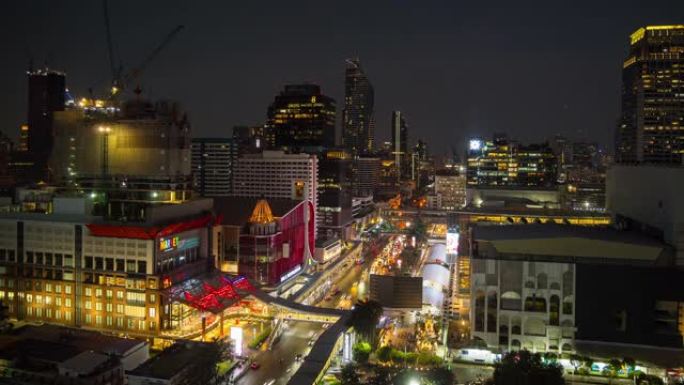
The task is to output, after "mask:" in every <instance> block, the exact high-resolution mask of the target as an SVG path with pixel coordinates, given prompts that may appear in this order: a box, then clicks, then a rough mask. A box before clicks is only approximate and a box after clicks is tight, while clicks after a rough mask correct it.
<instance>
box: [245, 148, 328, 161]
mask: <svg viewBox="0 0 684 385" xmlns="http://www.w3.org/2000/svg"><path fill="white" fill-rule="evenodd" d="M311 158H315V156H314V155H309V154H305V153H299V154H290V153H286V152H285V151H279V150H264V151H262V152H259V153H255V154H244V155H242V156H241V157H240V159H250V160H252V159H264V160H266V159H269V160H271V159H274V160H279V159H285V160H293V159H311Z"/></svg>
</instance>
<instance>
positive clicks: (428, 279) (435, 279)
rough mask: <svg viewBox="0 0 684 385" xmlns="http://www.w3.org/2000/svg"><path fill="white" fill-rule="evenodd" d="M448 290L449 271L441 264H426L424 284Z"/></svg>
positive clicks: (424, 267)
mask: <svg viewBox="0 0 684 385" xmlns="http://www.w3.org/2000/svg"><path fill="white" fill-rule="evenodd" d="M426 283H428V284H430V285H431V286H435V287H440V288H447V287H449V269H447V268H446V267H444V266H442V265H439V264H434V263H433V264H426V265H425V266H423V284H424V285H425V284H426Z"/></svg>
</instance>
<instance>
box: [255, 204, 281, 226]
mask: <svg viewBox="0 0 684 385" xmlns="http://www.w3.org/2000/svg"><path fill="white" fill-rule="evenodd" d="M274 221H275V219H274V218H273V213H272V212H271V206H269V205H268V202H267V201H266V199H259V201H258V202H257V203H256V205H255V206H254V210H253V211H252V215H251V216H250V217H249V223H252V224H260V225H265V224H268V223H272V222H274Z"/></svg>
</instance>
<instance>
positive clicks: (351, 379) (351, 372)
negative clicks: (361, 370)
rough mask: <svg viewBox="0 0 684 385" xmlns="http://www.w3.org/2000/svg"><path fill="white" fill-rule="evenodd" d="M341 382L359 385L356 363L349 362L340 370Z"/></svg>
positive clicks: (345, 384) (344, 384)
mask: <svg viewBox="0 0 684 385" xmlns="http://www.w3.org/2000/svg"><path fill="white" fill-rule="evenodd" d="M340 383H341V384H342V385H359V384H361V382H360V381H359V376H358V375H357V374H356V365H354V364H347V365H345V366H344V367H343V368H342V372H340Z"/></svg>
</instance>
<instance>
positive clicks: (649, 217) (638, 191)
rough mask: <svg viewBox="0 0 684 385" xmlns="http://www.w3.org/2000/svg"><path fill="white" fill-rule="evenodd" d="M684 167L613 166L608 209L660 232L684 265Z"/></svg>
mask: <svg viewBox="0 0 684 385" xmlns="http://www.w3.org/2000/svg"><path fill="white" fill-rule="evenodd" d="M683 192H684V168H681V167H662V166H645V165H644V166H623V165H616V166H612V167H611V168H610V169H609V170H608V175H607V180H606V207H607V209H608V211H609V212H610V213H611V214H612V215H613V218H616V217H618V218H619V217H625V218H629V219H630V220H631V221H634V222H638V224H641V225H645V226H648V227H651V228H655V229H658V230H660V231H661V232H662V236H663V240H664V241H665V242H667V243H669V244H670V245H672V246H674V247H675V248H676V249H677V260H678V263H679V264H684V200H683V199H682V193H683Z"/></svg>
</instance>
